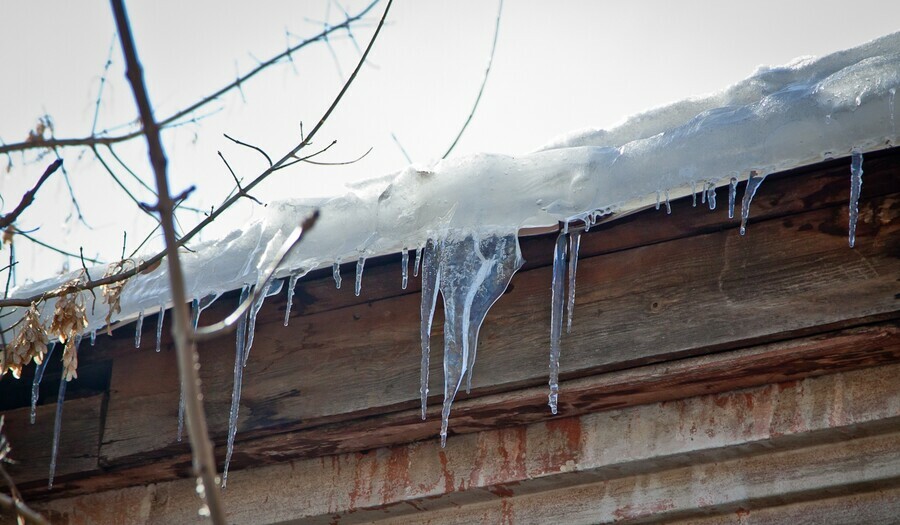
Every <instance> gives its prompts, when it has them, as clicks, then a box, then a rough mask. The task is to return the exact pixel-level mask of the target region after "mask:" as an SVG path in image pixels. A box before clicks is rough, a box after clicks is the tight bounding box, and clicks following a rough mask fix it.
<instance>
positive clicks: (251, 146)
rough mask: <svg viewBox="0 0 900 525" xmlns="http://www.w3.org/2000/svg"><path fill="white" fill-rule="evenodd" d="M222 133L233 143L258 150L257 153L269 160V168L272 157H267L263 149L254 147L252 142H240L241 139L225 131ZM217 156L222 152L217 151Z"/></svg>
mask: <svg viewBox="0 0 900 525" xmlns="http://www.w3.org/2000/svg"><path fill="white" fill-rule="evenodd" d="M223 135H225V138H226V139H228V140H230V141H231V142H234V143H235V144H240V145H241V146H245V147H248V148H250V149H252V150H256V151H258V152H259V154H260V155H262V156H263V157H265V158H266V161H268V162H269V167H270V168H271V167H272V158H271V157H269V155H268V154H267V153H266V152H265V151H263V150H262V148H258V147H256V146H254V145H253V144H247V143H246V142H241V141H239V140H238V139H235V138H232V137H229V136H228V134H227V133H223ZM219 156H220V157H221V156H222V154H221V153H219ZM222 160H225V159H224V158H223V159H222ZM226 164H227V163H226ZM229 169H231V168H229Z"/></svg>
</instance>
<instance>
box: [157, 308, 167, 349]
mask: <svg viewBox="0 0 900 525" xmlns="http://www.w3.org/2000/svg"><path fill="white" fill-rule="evenodd" d="M165 318H166V307H165V306H162V305H160V307H159V314H157V318H156V351H157V352H159V350H160V345H161V344H162V329H163V319H165Z"/></svg>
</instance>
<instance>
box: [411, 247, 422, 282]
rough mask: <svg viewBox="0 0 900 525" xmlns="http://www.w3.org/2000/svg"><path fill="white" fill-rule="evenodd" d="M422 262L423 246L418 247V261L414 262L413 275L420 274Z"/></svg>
mask: <svg viewBox="0 0 900 525" xmlns="http://www.w3.org/2000/svg"><path fill="white" fill-rule="evenodd" d="M421 262H422V248H416V261H415V262H414V263H413V277H418V275H419V263H421Z"/></svg>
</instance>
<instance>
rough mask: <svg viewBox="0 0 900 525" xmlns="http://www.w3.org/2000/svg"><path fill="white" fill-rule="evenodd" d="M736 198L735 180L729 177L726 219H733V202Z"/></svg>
mask: <svg viewBox="0 0 900 525" xmlns="http://www.w3.org/2000/svg"><path fill="white" fill-rule="evenodd" d="M736 196H737V178H735V177H731V184H730V185H729V186H728V218H729V219H733V218H734V201H735V197H736Z"/></svg>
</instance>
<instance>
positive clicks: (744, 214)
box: [741, 171, 766, 235]
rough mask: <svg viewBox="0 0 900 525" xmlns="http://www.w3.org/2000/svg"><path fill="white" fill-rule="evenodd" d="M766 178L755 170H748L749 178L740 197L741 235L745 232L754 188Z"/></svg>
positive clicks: (757, 187) (754, 191) (754, 192)
mask: <svg viewBox="0 0 900 525" xmlns="http://www.w3.org/2000/svg"><path fill="white" fill-rule="evenodd" d="M764 180H766V176H765V175H763V176H759V175H757V173H756V172H755V171H751V172H750V178H749V179H747V187H746V188H744V198H743V199H741V235H745V234H746V233H747V221H748V220H749V219H750V203H751V202H753V196H754V195H756V190H758V189H759V186H760V185H761V184H762V183H763V181H764Z"/></svg>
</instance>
